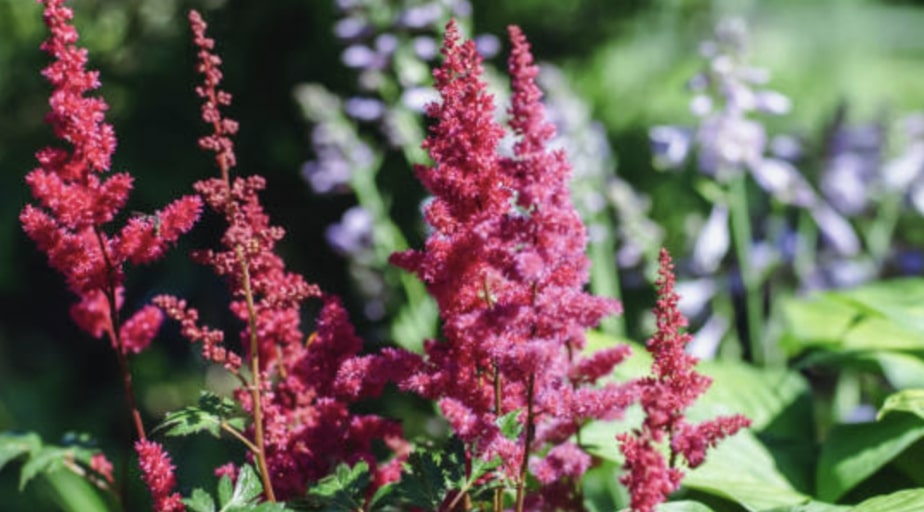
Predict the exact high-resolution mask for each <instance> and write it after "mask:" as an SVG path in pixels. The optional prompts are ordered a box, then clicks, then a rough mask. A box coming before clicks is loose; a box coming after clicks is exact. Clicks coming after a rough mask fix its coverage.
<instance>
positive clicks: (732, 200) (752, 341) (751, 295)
mask: <svg viewBox="0 0 924 512" xmlns="http://www.w3.org/2000/svg"><path fill="white" fill-rule="evenodd" d="M746 176H747V175H746V174H745V173H743V172H740V173H738V176H736V177H735V178H733V179H732V181H731V185H730V187H729V192H730V194H729V209H730V212H731V224H732V233H733V237H734V243H735V251H736V254H737V256H738V269H739V273H740V276H741V284H742V286H743V287H744V308H745V314H746V315H747V316H746V320H747V321H746V324H747V330H746V331H745V332H742V333H741V337H742V338H744V339H746V340H747V343H748V347H749V348H750V352H751V360H752V361H753V362H754V363H755V364H758V365H760V364H762V363H763V360H764V353H763V345H762V343H761V333H762V332H763V318H762V313H761V310H762V309H763V308H762V306H763V300H762V298H761V294H760V292H761V290H760V280H759V277H758V275H757V269H756V268H754V262H753V260H752V259H751V241H752V238H751V219H750V215H749V212H748V196H747V180H746Z"/></svg>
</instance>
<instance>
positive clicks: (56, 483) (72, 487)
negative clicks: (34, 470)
mask: <svg viewBox="0 0 924 512" xmlns="http://www.w3.org/2000/svg"><path fill="white" fill-rule="evenodd" d="M43 478H44V479H45V482H46V483H47V484H48V486H47V487H46V489H48V490H46V491H45V492H46V493H47V494H49V495H50V496H51V497H52V499H53V500H54V501H55V503H56V504H57V505H58V507H60V510H62V511H64V512H108V511H109V510H110V509H109V506H107V504H106V501H105V500H104V499H103V498H102V496H101V494H100V492H99V490H98V489H97V488H96V487H94V486H93V485H92V484H91V483H90V482H88V481H87V480H86V479H85V478H83V477H80V476H78V475H76V474H74V473H71V472H70V471H57V472H54V473H45V474H44V475H43Z"/></svg>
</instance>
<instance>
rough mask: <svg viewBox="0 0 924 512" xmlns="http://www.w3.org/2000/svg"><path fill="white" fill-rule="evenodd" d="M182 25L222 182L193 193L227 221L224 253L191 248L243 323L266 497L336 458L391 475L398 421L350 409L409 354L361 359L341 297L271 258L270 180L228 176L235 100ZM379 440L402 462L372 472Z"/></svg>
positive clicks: (180, 317)
mask: <svg viewBox="0 0 924 512" xmlns="http://www.w3.org/2000/svg"><path fill="white" fill-rule="evenodd" d="M189 20H190V24H191V26H192V30H193V34H194V37H195V44H196V45H197V46H198V48H199V61H200V62H199V70H200V71H201V72H202V74H203V75H204V77H205V81H204V85H202V86H201V87H199V88H197V93H198V94H199V96H200V97H202V98H203V99H204V100H205V106H204V107H203V109H202V119H203V120H204V121H205V122H206V123H208V124H210V125H211V127H212V129H213V133H212V135H210V136H208V137H204V138H202V139H201V140H200V142H199V145H200V147H202V148H203V149H205V150H210V151H214V152H215V153H216V155H217V156H216V162H217V164H218V167H219V169H220V170H221V175H222V177H221V178H213V179H207V180H202V181H199V182H197V183H196V184H195V185H194V188H195V190H196V191H197V192H198V193H199V194H200V195H201V196H202V198H203V199H204V201H205V202H206V203H207V204H208V205H209V207H210V208H211V209H212V210H213V211H214V212H215V213H217V214H219V215H221V216H223V217H224V219H225V221H226V223H227V229H226V230H225V233H224V235H223V236H222V238H221V248H220V249H216V250H202V251H198V252H196V253H195V254H194V258H195V259H197V260H198V261H199V262H201V263H204V264H207V265H210V266H211V267H212V268H213V269H214V271H215V272H216V273H217V274H218V275H221V276H225V277H227V279H228V284H229V288H230V289H231V294H232V301H231V304H230V309H231V311H232V312H233V313H234V314H235V316H237V317H238V319H240V320H241V321H242V322H243V323H244V324H245V326H246V327H245V328H244V329H242V332H241V341H242V342H243V350H242V352H244V353H246V354H248V359H249V363H250V375H251V377H250V379H252V380H250V381H249V382H248V383H247V385H246V386H243V387H241V388H239V389H238V390H236V392H235V397H236V398H237V399H238V401H239V402H240V403H241V405H242V407H243V408H244V410H246V411H248V412H249V413H250V414H252V416H253V423H252V425H251V426H250V428H249V430H248V432H247V434H248V436H250V438H251V440H252V446H254V447H255V449H252V451H251V456H252V458H253V459H256V460H255V462H256V465H257V466H258V468H259V471H260V475H261V477H262V479H263V485H264V490H265V491H266V497H267V499H268V500H269V501H275V500H276V499H277V497H278V499H288V498H291V497H294V496H300V495H304V493H305V491H306V486H307V485H308V482H310V481H314V480H317V479H319V478H321V477H323V476H324V475H326V474H328V473H329V472H330V470H332V469H333V468H332V465H333V464H336V463H337V462H338V461H343V460H347V461H348V462H351V463H352V462H356V461H358V460H365V461H367V462H368V463H369V465H370V467H372V468H374V471H375V482H374V484H373V485H374V486H378V485H381V484H383V483H385V482H387V481H391V480H394V479H396V478H397V475H398V474H399V473H400V466H401V463H402V462H403V460H404V458H405V457H406V455H407V451H408V448H407V443H406V442H405V441H404V440H403V438H402V437H401V428H400V425H398V424H397V423H395V422H392V421H389V420H386V419H384V418H380V417H378V416H372V415H366V416H359V415H354V414H352V413H351V412H350V411H349V406H350V405H351V404H352V403H353V402H355V401H356V400H359V399H365V398H372V397H375V396H377V395H378V394H380V393H381V391H382V388H383V387H384V384H385V381H386V380H389V378H393V379H399V378H400V377H401V375H399V374H405V373H409V370H405V369H404V368H406V367H407V366H408V365H409V364H411V363H413V362H414V357H413V355H411V354H406V353H402V352H398V351H386V352H385V353H384V354H382V355H380V356H364V357H357V354H358V353H359V352H360V351H361V350H362V341H361V340H360V339H359V338H358V337H356V335H355V333H354V331H353V327H352V325H350V323H349V319H348V317H347V314H346V311H345V310H344V309H343V307H342V306H341V305H340V302H339V300H337V299H336V298H334V297H329V296H322V294H321V291H320V289H319V288H318V287H317V286H316V285H314V284H309V283H308V282H307V281H306V280H305V278H304V277H302V276H301V275H299V274H296V273H294V272H290V271H289V270H287V269H286V265H285V262H284V261H283V260H282V258H281V257H280V256H279V255H277V254H276V253H275V247H276V243H277V242H278V241H279V240H281V239H282V237H283V235H284V234H285V232H284V230H283V229H282V228H280V227H277V226H273V225H272V224H271V221H270V218H269V215H267V213H266V212H265V211H264V209H263V206H262V204H261V203H260V198H259V196H258V192H259V191H260V190H262V189H263V188H264V186H265V184H266V181H265V179H264V178H263V177H262V176H258V175H252V176H247V177H234V178H232V177H231V176H229V173H230V170H231V168H232V167H233V166H234V147H233V142H232V140H231V139H230V138H229V135H231V134H233V133H234V132H235V131H236V129H237V124H236V123H235V122H234V121H232V120H230V119H227V118H225V117H223V116H222V114H221V112H220V111H219V106H220V105H229V104H230V101H231V96H230V95H229V94H228V93H226V92H223V91H220V90H219V89H218V85H219V83H218V82H219V80H220V78H221V72H220V70H219V68H218V65H219V64H220V62H221V60H220V59H219V57H218V56H217V55H214V54H213V53H212V49H213V48H214V42H213V41H212V40H211V39H209V38H207V37H206V36H205V30H206V25H205V22H204V21H203V20H202V17H201V16H199V14H198V13H196V12H195V11H193V12H191V13H190V15H189ZM310 298H323V299H324V307H323V309H322V310H321V314H320V317H319V319H318V326H317V332H316V333H315V334H313V335H312V336H309V337H308V338H307V341H306V338H305V336H304V334H303V332H302V329H301V321H300V320H301V314H300V309H301V305H302V303H304V302H305V301H306V300H307V299H310ZM155 303H156V304H157V305H158V306H160V307H161V308H163V309H164V311H165V312H166V313H167V315H168V316H170V317H171V318H173V319H175V320H177V321H179V322H180V323H181V329H182V334H183V335H184V336H185V337H187V338H188V339H189V340H190V341H201V342H202V344H203V347H202V351H203V356H204V357H206V358H207V359H209V360H211V361H213V362H216V363H222V364H224V366H225V367H226V368H227V369H228V370H230V371H232V372H234V373H237V372H238V368H239V366H240V364H241V358H239V357H238V356H237V355H236V354H234V353H232V352H229V351H226V350H225V349H224V348H222V347H221V346H220V344H221V340H222V336H221V333H220V332H218V331H215V330H212V329H209V328H204V327H200V326H199V325H198V323H197V321H198V313H197V312H196V311H195V310H194V309H192V308H189V307H188V306H187V305H186V303H185V301H182V300H180V299H177V298H175V297H169V296H160V297H157V298H156V299H155ZM238 375H239V376H240V374H238ZM390 376H391V377H390ZM375 440H384V441H385V445H386V446H387V447H389V448H390V449H391V450H392V451H393V452H394V453H395V454H396V455H397V456H396V457H394V458H393V459H392V460H391V461H389V462H388V463H386V464H382V465H376V457H375V455H374V453H373V451H374V450H373V449H372V445H373V442H374V441H375Z"/></svg>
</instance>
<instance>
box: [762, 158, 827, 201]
mask: <svg viewBox="0 0 924 512" xmlns="http://www.w3.org/2000/svg"><path fill="white" fill-rule="evenodd" d="M751 175H752V176H754V180H755V181H757V184H758V185H760V187H761V188H763V189H764V190H766V191H767V193H768V194H770V195H771V196H773V197H775V198H776V199H777V200H779V201H780V202H782V203H785V204H791V205H793V206H798V207H800V208H808V207H811V206H812V205H813V204H814V203H815V202H816V199H817V198H816V195H815V191H814V190H812V187H811V185H809V183H808V181H807V180H806V179H805V178H804V177H803V176H802V174H800V173H799V171H798V170H796V168H795V167H793V165H792V164H790V163H789V162H787V161H785V160H779V159H776V158H764V159H763V160H761V162H760V163H759V164H757V165H755V166H753V167H752V168H751Z"/></svg>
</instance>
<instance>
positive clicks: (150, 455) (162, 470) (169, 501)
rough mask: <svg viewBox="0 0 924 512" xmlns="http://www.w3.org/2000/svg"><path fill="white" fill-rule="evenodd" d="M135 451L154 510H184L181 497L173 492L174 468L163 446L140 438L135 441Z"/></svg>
mask: <svg viewBox="0 0 924 512" xmlns="http://www.w3.org/2000/svg"><path fill="white" fill-rule="evenodd" d="M135 452H137V453H138V465H139V466H140V467H141V479H142V480H144V483H145V484H147V486H148V489H149V490H150V491H151V497H152V500H153V505H154V507H153V508H154V512H184V511H185V510H186V507H185V506H183V502H182V501H181V499H182V497H181V496H180V494H179V493H177V492H174V488H175V487H176V477H175V476H174V474H173V470H174V469H176V468H175V467H174V466H173V464H172V463H171V462H170V456H169V455H167V452H165V451H164V448H163V447H162V446H161V445H159V444H157V443H155V442H153V441H146V440H142V441H138V442H136V443H135Z"/></svg>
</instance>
